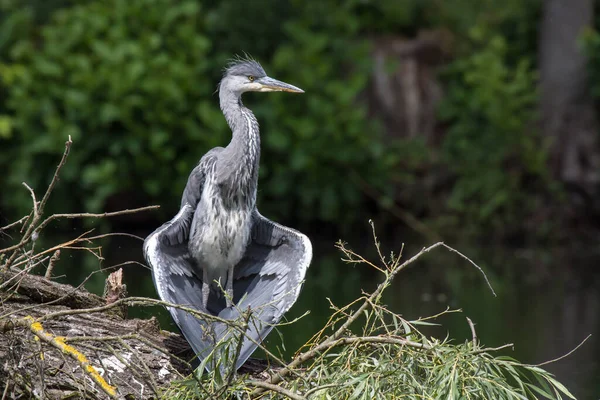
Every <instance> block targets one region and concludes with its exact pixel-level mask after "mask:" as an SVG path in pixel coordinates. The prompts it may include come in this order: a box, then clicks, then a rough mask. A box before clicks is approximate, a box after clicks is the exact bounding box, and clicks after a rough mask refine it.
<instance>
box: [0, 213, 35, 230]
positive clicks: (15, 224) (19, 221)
mask: <svg viewBox="0 0 600 400" xmlns="http://www.w3.org/2000/svg"><path fill="white" fill-rule="evenodd" d="M28 217H29V216H28V215H26V216H24V217H23V218H21V219H19V220H17V221H15V222H11V223H10V224H8V225H6V226H3V227H2V228H0V232H3V231H7V230H9V229H10V228H12V227H14V226H17V225H19V224H22V223H23V222H25V220H26V219H27V218H28Z"/></svg>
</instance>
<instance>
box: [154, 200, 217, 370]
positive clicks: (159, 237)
mask: <svg viewBox="0 0 600 400" xmlns="http://www.w3.org/2000/svg"><path fill="white" fill-rule="evenodd" d="M193 216H194V209H193V208H192V207H191V206H190V205H188V204H186V205H185V206H184V207H182V208H181V210H180V211H179V213H178V214H177V215H176V216H175V217H174V218H173V219H172V220H171V221H169V222H167V223H165V224H163V225H162V226H161V227H160V228H158V229H157V230H156V231H155V232H154V233H152V234H151V235H150V236H148V238H147V239H146V240H145V242H144V256H145V257H146V261H147V262H148V264H149V265H150V267H151V268H152V278H153V280H154V285H155V286H156V290H157V292H158V295H159V297H160V298H161V299H162V300H163V301H166V302H169V303H174V304H179V305H182V306H187V307H190V308H194V309H196V310H198V311H201V312H205V313H208V312H209V311H208V310H206V309H204V308H203V307H202V295H201V293H202V291H201V288H202V281H201V280H200V279H199V278H198V277H197V276H196V275H195V274H194V273H193V269H192V262H193V261H192V260H191V259H190V257H189V254H188V251H187V237H188V234H189V226H190V223H191V220H192V218H193ZM182 239H183V240H182ZM169 312H170V313H171V316H172V317H173V319H174V320H175V322H176V323H177V325H178V326H179V328H180V329H181V331H182V333H183V335H184V336H185V338H186V340H187V341H188V342H189V343H190V345H191V346H192V349H193V350H194V352H195V353H196V354H197V355H198V357H199V359H200V360H202V359H204V358H205V357H206V356H208V354H209V353H210V351H211V350H212V348H213V347H214V344H215V336H216V335H214V336H212V335H211V330H210V326H209V324H207V323H206V321H203V320H201V319H198V318H195V317H194V316H193V315H192V314H189V313H187V312H185V311H183V310H180V309H176V308H170V307H169Z"/></svg>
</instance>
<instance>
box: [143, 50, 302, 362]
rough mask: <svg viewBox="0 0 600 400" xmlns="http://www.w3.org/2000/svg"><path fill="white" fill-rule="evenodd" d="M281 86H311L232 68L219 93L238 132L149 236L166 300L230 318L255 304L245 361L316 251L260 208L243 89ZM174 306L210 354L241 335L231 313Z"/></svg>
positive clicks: (256, 143) (200, 350)
mask: <svg viewBox="0 0 600 400" xmlns="http://www.w3.org/2000/svg"><path fill="white" fill-rule="evenodd" d="M273 91H284V92H294V93H303V91H302V90H301V89H300V88H297V87H295V86H292V85H290V84H287V83H284V82H281V81H278V80H275V79H272V78H270V77H268V76H267V75H266V73H265V71H264V69H263V68H262V67H261V65H260V64H259V63H258V62H256V61H254V60H251V59H244V60H237V61H235V62H232V63H231V64H230V65H229V66H228V67H227V68H226V69H225V72H224V74H223V78H222V80H221V82H220V84H219V101H220V106H221V110H222V111H223V114H224V115H225V119H226V120H227V123H228V124H229V126H230V128H231V130H232V138H231V141H230V143H229V145H227V146H226V147H225V148H222V147H216V148H214V149H212V150H210V151H208V152H207V153H206V154H205V155H204V156H203V157H202V158H201V159H200V161H199V163H198V165H197V166H196V167H195V168H194V169H193V170H192V172H191V174H190V176H189V178H188V181H187V185H186V187H185V189H184V192H183V196H182V199H181V208H180V210H179V212H178V213H177V215H175V217H174V218H173V219H171V220H170V221H168V222H166V223H165V224H163V225H162V226H161V227H159V228H158V229H157V230H156V231H154V232H153V233H152V234H150V235H149V236H148V237H147V238H146V240H145V242H144V255H145V258H146V261H147V262H148V264H149V265H150V266H151V269H152V276H153V280H154V284H155V286H156V289H157V292H158V295H159V296H160V298H161V299H163V300H164V301H167V302H170V303H174V304H178V305H183V306H186V307H191V308H193V309H196V310H198V311H201V312H203V313H208V314H211V315H214V316H218V317H220V318H223V319H227V320H234V319H239V318H241V317H242V314H243V313H244V311H245V310H248V309H250V310H251V318H252V320H251V321H249V323H248V328H247V330H246V332H245V338H244V339H243V342H242V343H241V347H240V351H239V355H238V357H237V361H236V363H235V366H234V367H235V369H238V368H239V367H240V366H241V365H243V363H244V362H245V361H246V359H247V358H248V357H249V356H250V355H251V354H252V352H254V350H255V349H256V347H257V346H258V343H260V342H261V341H262V340H264V339H265V337H266V335H267V334H268V333H269V332H270V331H271V329H273V326H274V325H275V324H277V323H278V322H279V321H280V320H281V318H282V316H283V314H284V313H286V312H287V311H288V310H289V309H290V307H291V306H292V305H293V304H294V303H295V302H296V300H297V298H298V296H299V294H300V289H301V285H302V282H303V280H304V276H305V274H306V270H307V268H308V266H309V265H310V261H311V258H312V246H311V243H310V240H309V239H308V237H306V236H305V235H303V234H302V233H300V232H298V231H296V230H293V229H291V228H288V227H285V226H283V225H280V224H277V223H275V222H273V221H270V220H269V219H267V218H265V217H263V216H262V215H261V214H260V213H259V212H258V210H257V208H256V189H257V182H258V169H259V159H260V135H259V127H258V122H257V120H256V118H255V117H254V114H253V113H252V111H250V110H249V109H248V108H246V107H245V106H244V105H243V103H242V100H241V96H242V94H243V93H245V92H273ZM223 288H225V290H223ZM169 312H170V313H171V316H172V317H173V319H174V320H175V322H176V323H177V325H178V326H179V328H180V329H181V331H182V333H183V335H184V336H185V338H186V339H187V341H188V342H189V344H190V345H191V347H192V349H193V350H194V352H195V353H196V355H197V356H198V358H199V360H201V361H202V360H204V359H205V358H206V357H208V356H209V355H210V354H211V352H213V350H214V348H215V346H216V345H217V343H219V341H221V340H222V339H224V338H227V337H229V336H230V335H231V334H232V332H231V330H230V329H228V326H227V324H225V323H224V322H214V321H208V320H205V319H202V318H197V317H196V316H194V315H192V314H191V313H188V312H186V311H184V310H181V309H177V308H174V307H169ZM215 354H216V353H215ZM220 357H221V355H219V354H217V355H216V359H213V361H212V362H210V363H206V364H205V365H206V368H207V369H209V370H210V369H214V368H215V367H216V366H217V364H218V361H216V360H217V359H219V358H220ZM219 368H222V366H220V367H219Z"/></svg>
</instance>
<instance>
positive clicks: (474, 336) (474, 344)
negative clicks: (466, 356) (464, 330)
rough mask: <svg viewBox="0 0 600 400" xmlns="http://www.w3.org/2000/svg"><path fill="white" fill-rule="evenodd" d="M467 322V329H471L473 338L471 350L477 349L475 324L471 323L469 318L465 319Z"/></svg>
mask: <svg viewBox="0 0 600 400" xmlns="http://www.w3.org/2000/svg"><path fill="white" fill-rule="evenodd" d="M467 322H468V323H469V328H471V335H472V336H473V348H474V349H476V348H477V333H476V332H475V324H473V321H471V318H469V317H467Z"/></svg>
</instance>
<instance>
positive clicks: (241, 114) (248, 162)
mask: <svg viewBox="0 0 600 400" xmlns="http://www.w3.org/2000/svg"><path fill="white" fill-rule="evenodd" d="M220 103H221V110H223V114H225V119H226V120H227V123H228V124H229V126H230V128H231V131H232V138H231V142H230V143H229V145H228V146H227V147H226V148H225V151H224V152H225V154H226V158H225V159H226V160H228V164H229V165H227V167H226V169H227V172H226V173H228V175H229V177H230V179H231V180H230V181H231V182H232V183H233V184H234V185H235V186H237V187H238V188H239V189H245V188H247V189H250V190H251V192H252V193H249V194H250V195H255V191H256V184H257V181H258V164H259V160H260V133H259V127H258V122H257V121H256V118H255V117H254V114H253V113H252V111H250V109H248V108H246V107H244V106H243V104H242V102H241V99H240V98H239V97H238V96H236V95H233V94H231V95H223V94H222V93H221V96H220ZM253 193H254V194H253Z"/></svg>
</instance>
